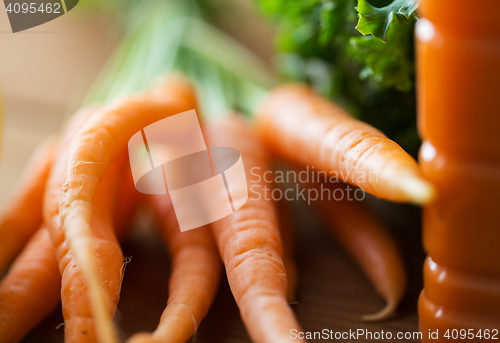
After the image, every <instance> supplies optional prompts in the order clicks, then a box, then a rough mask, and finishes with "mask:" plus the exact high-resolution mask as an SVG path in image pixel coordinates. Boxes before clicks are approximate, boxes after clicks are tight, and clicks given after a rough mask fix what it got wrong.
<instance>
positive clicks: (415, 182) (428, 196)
mask: <svg viewBox="0 0 500 343" xmlns="http://www.w3.org/2000/svg"><path fill="white" fill-rule="evenodd" d="M400 187H401V188H402V190H403V192H404V193H405V196H406V197H407V198H408V200H409V201H410V202H412V203H414V204H416V205H425V204H428V203H430V202H431V201H433V200H434V198H435V197H436V189H435V188H434V186H433V185H432V184H431V183H429V182H428V181H425V180H423V179H422V178H420V177H409V178H406V179H405V180H404V181H403V182H402V183H401V185H400Z"/></svg>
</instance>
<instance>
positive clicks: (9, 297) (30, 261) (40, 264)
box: [0, 206, 61, 343]
mask: <svg viewBox="0 0 500 343" xmlns="http://www.w3.org/2000/svg"><path fill="white" fill-rule="evenodd" d="M40 207H41V206H40ZM60 280H61V276H60V274H59V269H58V267H57V259H56V256H55V253H54V247H53V245H52V242H51V241H50V236H49V233H48V231H47V229H46V228H44V227H42V228H41V229H40V230H38V232H37V233H35V235H33V236H32V238H31V239H30V241H29V243H28V244H27V245H26V247H25V248H24V250H23V252H22V253H21V255H19V256H18V258H17V259H16V261H15V262H14V263H13V265H12V267H11V268H10V270H9V273H8V274H7V276H6V277H5V278H4V279H3V280H2V283H1V284H0V342H2V343H14V342H19V341H20V340H21V339H22V338H23V337H24V336H25V335H26V334H27V333H28V332H29V331H30V330H31V329H32V328H33V327H35V326H36V325H37V324H38V323H39V322H40V321H41V320H42V319H43V318H44V317H45V316H46V315H47V314H49V313H50V312H52V311H53V310H54V309H55V308H56V306H57V304H58V303H59V294H60V293H59V290H60V288H61V283H60Z"/></svg>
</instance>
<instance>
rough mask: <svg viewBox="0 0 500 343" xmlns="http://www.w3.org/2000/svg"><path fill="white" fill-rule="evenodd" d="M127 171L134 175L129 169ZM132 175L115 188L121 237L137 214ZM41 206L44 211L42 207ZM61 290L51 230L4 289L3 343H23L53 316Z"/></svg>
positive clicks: (0, 292)
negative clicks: (37, 327) (22, 341)
mask: <svg viewBox="0 0 500 343" xmlns="http://www.w3.org/2000/svg"><path fill="white" fill-rule="evenodd" d="M126 171H128V172H129V173H128V174H130V171H129V168H128V166H127V168H126ZM128 174H127V173H125V175H123V176H122V179H121V180H122V181H121V182H119V183H118V185H115V186H120V189H119V190H118V192H119V194H120V196H119V199H120V201H119V202H117V204H116V205H115V206H114V213H113V223H114V225H115V227H116V232H117V236H118V237H121V236H123V235H124V233H125V229H126V227H127V224H128V221H129V220H130V218H131V216H132V215H133V213H134V211H133V210H134V206H135V200H136V197H135V195H136V194H137V191H136V190H135V187H134V185H133V180H132V175H128ZM129 185H131V186H129ZM130 189H133V191H134V193H132V192H130ZM126 194H127V196H126V197H124V195H126ZM106 196H108V194H106ZM96 202H97V203H99V201H97V200H96ZM38 206H40V207H42V204H38ZM60 289H61V275H60V273H59V266H58V264H57V259H56V255H55V251H54V246H53V244H52V242H51V241H50V236H49V233H48V230H47V229H46V228H41V229H40V230H39V232H38V233H36V234H35V235H33V236H32V237H31V239H30V241H29V242H28V244H27V246H26V247H25V248H24V250H23V252H22V253H21V255H20V256H19V257H18V258H17V259H16V260H15V262H14V264H13V266H12V267H11V269H10V270H9V273H8V275H7V276H6V277H5V279H4V280H2V283H1V285H0V342H2V343H5V342H17V341H19V340H20V339H21V338H22V337H24V336H25V335H26V334H27V333H28V332H29V331H30V330H31V329H32V328H33V327H35V326H36V325H37V324H38V323H39V322H40V321H41V320H42V319H43V318H45V317H46V316H47V315H49V314H50V313H51V312H52V311H53V310H54V309H55V308H56V306H57V304H59V302H60V300H61V299H60V294H61V291H60Z"/></svg>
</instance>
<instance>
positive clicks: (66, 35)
mask: <svg viewBox="0 0 500 343" xmlns="http://www.w3.org/2000/svg"><path fill="white" fill-rule="evenodd" d="M89 20H92V24H91V25H89ZM9 30H10V29H9V26H8V23H7V18H6V14H5V12H4V11H3V9H2V8H0V85H1V87H2V88H1V89H2V92H3V95H4V102H5V118H4V130H3V143H2V160H1V167H0V194H1V196H0V205H1V206H2V207H4V206H5V204H6V203H7V201H8V194H9V193H10V192H11V191H12V189H13V184H14V181H15V180H16V178H17V177H18V175H19V173H20V171H21V170H22V166H23V165H24V163H25V162H26V160H27V158H28V156H29V154H30V153H31V151H33V149H34V147H35V146H36V145H37V144H38V143H39V142H40V141H41V140H42V139H43V138H45V137H47V136H48V135H50V134H53V133H56V132H57V131H58V130H59V128H60V126H61V124H62V122H63V120H64V118H65V117H66V116H68V115H69V114H70V113H71V112H72V111H73V110H74V109H75V108H77V107H78V104H79V103H80V101H81V98H82V96H83V94H84V92H85V90H86V89H87V88H88V85H89V84H90V83H91V81H92V80H93V78H94V77H95V75H96V73H97V71H98V70H99V68H100V66H101V65H102V63H103V61H104V60H105V58H106V57H107V56H108V55H109V54H110V52H111V49H112V47H113V42H115V41H116V35H115V34H113V33H110V32H109V30H107V29H106V26H105V24H103V21H102V18H100V19H99V18H93V19H90V18H82V17H80V16H79V15H78V14H77V13H76V11H72V12H70V13H69V14H68V15H65V16H63V17H61V18H59V19H57V20H55V21H53V22H50V23H47V24H45V25H43V26H42V27H39V28H35V29H33V30H30V31H28V32H25V33H17V34H15V35H13V34H12V33H10V31H9ZM370 203H371V204H372V205H373V207H374V208H376V209H377V211H378V212H379V214H381V216H382V217H384V218H385V219H386V221H387V223H388V225H389V226H390V227H391V229H392V230H393V231H394V232H395V234H396V235H397V236H398V238H399V239H400V241H401V244H402V246H403V247H404V254H405V258H406V262H407V265H408V269H409V272H410V290H409V292H408V295H407V297H406V298H405V300H404V301H403V304H402V305H401V307H400V310H399V313H398V316H397V317H396V318H395V319H394V320H390V321H387V322H383V323H376V324H368V323H363V322H361V321H360V316H361V315H362V314H366V313H373V312H376V311H378V310H379V309H381V308H382V306H383V302H382V301H381V300H380V299H379V298H378V297H377V295H376V294H375V292H374V290H373V289H372V287H371V286H370V285H369V283H368V282H367V280H366V279H365V278H364V277H363V275H362V274H361V273H360V271H359V270H358V269H357V267H356V266H355V265H354V264H353V263H352V262H350V261H349V259H348V258H347V257H346V256H345V254H343V253H342V252H341V251H339V249H338V247H337V246H336V245H335V243H334V242H333V241H332V240H331V239H330V238H329V237H328V235H327V233H326V231H325V230H323V224H322V223H321V221H320V220H319V219H318V218H317V216H316V215H315V214H314V213H313V212H312V211H311V209H309V208H308V206H307V205H305V204H292V205H293V206H295V207H296V208H299V211H294V213H296V214H297V213H298V214H299V215H297V216H296V218H295V226H296V227H297V229H298V232H299V239H298V242H299V245H298V251H297V260H298V264H299V268H300V275H301V278H300V285H299V298H298V302H297V303H296V304H294V305H293V308H294V310H295V311H296V314H297V317H298V319H299V321H300V322H301V324H302V325H303V327H304V329H305V330H306V331H320V330H322V329H330V330H334V331H348V330H349V329H361V328H363V329H367V330H370V331H372V332H375V331H380V330H384V331H392V332H397V331H405V332H406V331H416V330H417V329H418V324H417V314H416V303H417V297H418V294H419V292H420V290H421V288H422V280H421V266H422V263H423V252H422V250H421V248H420V245H421V244H420V236H419V232H420V228H419V227H420V223H419V211H418V209H416V208H413V207H410V206H397V205H393V204H388V203H385V202H381V201H373V199H372V201H371V202H370ZM145 222H146V223H147V221H141V223H142V224H141V225H139V224H138V225H136V226H138V227H137V228H136V230H135V233H134V234H133V235H132V236H131V237H129V238H128V239H127V241H126V242H124V243H123V250H124V253H125V255H126V256H133V259H132V262H131V263H130V264H129V265H128V266H127V269H126V273H125V279H124V283H123V291H122V297H121V300H120V303H119V306H118V315H117V322H118V323H119V326H120V329H121V331H122V333H123V335H124V337H128V336H129V335H131V334H132V333H134V332H137V331H142V330H147V331H151V330H153V329H154V328H155V326H156V325H157V322H158V320H159V317H160V314H161V312H162V310H163V308H164V306H165V303H166V301H167V296H168V274H169V261H168V258H167V255H166V253H165V251H164V249H163V247H162V246H161V243H159V242H160V240H158V239H156V237H155V235H154V232H153V231H152V230H150V228H151V225H147V224H145ZM141 226H142V228H140V227H141ZM60 323H62V316H61V313H60V310H58V311H56V312H55V313H54V314H53V315H51V316H50V317H49V318H47V319H46V320H45V321H44V322H43V323H41V324H40V325H39V326H38V327H37V328H36V329H35V330H34V331H33V332H32V333H30V334H29V335H28V337H26V339H25V340H24V342H33V343H34V342H36V343H43V342H62V341H63V329H62V327H61V326H60V325H59V324H60ZM193 341H196V342H221V343H223V342H249V338H248V336H247V334H246V332H245V329H244V327H243V324H242V322H241V320H240V318H239V315H238V309H237V307H236V305H235V303H234V300H233V298H232V296H231V293H230V291H229V287H228V285H227V281H226V279H225V277H224V278H223V279H222V281H221V287H220V291H219V293H218V295H217V298H216V300H215V303H214V305H213V306H212V308H211V310H210V312H209V314H208V316H207V318H206V319H205V320H204V321H203V322H202V323H201V325H200V328H199V330H198V332H197V334H196V337H195V339H193ZM373 341H374V342H375V341H377V340H373ZM408 341H410V342H413V341H414V340H408Z"/></svg>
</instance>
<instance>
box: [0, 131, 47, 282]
mask: <svg viewBox="0 0 500 343" xmlns="http://www.w3.org/2000/svg"><path fill="white" fill-rule="evenodd" d="M54 146H55V140H54V139H48V140H47V141H45V142H44V143H42V144H41V145H40V146H39V147H38V148H37V149H36V150H35V152H34V153H33V155H32V157H31V158H30V160H29V161H28V163H27V165H26V168H25V171H24V173H23V175H22V176H21V180H20V183H19V185H18V187H17V189H16V190H15V193H14V196H13V199H11V200H10V201H9V206H8V208H7V209H6V210H5V211H4V213H3V215H2V216H1V219H0V275H1V274H2V272H3V271H4V270H5V268H6V267H7V266H8V264H9V263H10V262H11V261H12V260H13V259H14V257H16V256H17V254H19V252H20V251H21V250H22V249H23V247H24V246H25V244H26V242H28V240H29V239H30V237H31V236H32V235H33V234H34V233H35V232H36V230H38V228H39V227H40V224H41V223H42V207H41V203H42V197H43V191H44V187H45V181H46V179H47V175H48V173H49V169H50V165H51V163H52V157H53V156H52V155H53V150H54Z"/></svg>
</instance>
